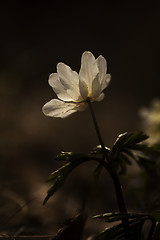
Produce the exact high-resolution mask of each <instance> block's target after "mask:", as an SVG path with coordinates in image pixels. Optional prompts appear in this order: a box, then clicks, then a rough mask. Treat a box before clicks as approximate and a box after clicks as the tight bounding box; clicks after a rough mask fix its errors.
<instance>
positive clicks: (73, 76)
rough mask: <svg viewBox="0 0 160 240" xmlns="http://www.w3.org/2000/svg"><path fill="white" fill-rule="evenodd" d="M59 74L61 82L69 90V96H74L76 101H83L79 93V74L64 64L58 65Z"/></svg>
mask: <svg viewBox="0 0 160 240" xmlns="http://www.w3.org/2000/svg"><path fill="white" fill-rule="evenodd" d="M57 73H58V76H59V79H60V82H61V83H62V85H63V86H64V87H65V89H66V90H67V92H68V94H69V95H71V96H72V98H73V99H74V100H75V101H80V100H81V95H80V92H79V76H78V73H77V72H75V71H72V69H71V68H70V67H69V66H67V65H66V64H64V63H58V64H57Z"/></svg>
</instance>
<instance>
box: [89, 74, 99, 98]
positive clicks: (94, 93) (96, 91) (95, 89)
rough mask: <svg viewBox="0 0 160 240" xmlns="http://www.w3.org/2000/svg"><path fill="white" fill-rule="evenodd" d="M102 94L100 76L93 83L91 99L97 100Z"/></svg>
mask: <svg viewBox="0 0 160 240" xmlns="http://www.w3.org/2000/svg"><path fill="white" fill-rule="evenodd" d="M100 94H101V85H100V81H99V77H98V74H97V76H96V78H95V79H94V80H93V82H92V93H91V96H90V97H93V98H97V97H98V96H99V95H100Z"/></svg>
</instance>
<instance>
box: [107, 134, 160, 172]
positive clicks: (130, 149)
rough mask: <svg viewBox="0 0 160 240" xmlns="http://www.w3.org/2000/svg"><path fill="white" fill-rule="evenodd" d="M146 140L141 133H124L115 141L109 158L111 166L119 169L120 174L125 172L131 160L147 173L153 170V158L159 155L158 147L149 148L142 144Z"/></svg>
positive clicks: (159, 149) (144, 135)
mask: <svg viewBox="0 0 160 240" xmlns="http://www.w3.org/2000/svg"><path fill="white" fill-rule="evenodd" d="M147 138H148V136H147V135H146V134H144V133H143V132H134V133H124V134H121V135H119V137H118V138H117V140H116V141H115V143H114V145H113V147H112V150H111V152H110V157H111V160H112V166H113V168H115V169H117V170H118V169H119V168H120V173H121V174H122V173H125V172H126V167H127V165H128V164H131V159H133V160H134V161H136V163H137V164H138V165H139V166H140V167H141V168H144V169H145V170H147V171H153V169H154V168H155V160H154V159H155V156H156V155H157V154H160V148H159V147H158V146H149V145H147V144H144V143H143V142H144V141H145V140H146V139H147Z"/></svg>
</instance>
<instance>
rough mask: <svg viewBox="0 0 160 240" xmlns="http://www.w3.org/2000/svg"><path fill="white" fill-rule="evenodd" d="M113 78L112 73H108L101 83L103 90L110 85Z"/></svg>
mask: <svg viewBox="0 0 160 240" xmlns="http://www.w3.org/2000/svg"><path fill="white" fill-rule="evenodd" d="M110 80H111V74H109V73H107V74H106V76H105V77H104V78H103V81H102V84H101V91H103V90H104V89H105V88H106V87H107V86H108V85H109V82H110Z"/></svg>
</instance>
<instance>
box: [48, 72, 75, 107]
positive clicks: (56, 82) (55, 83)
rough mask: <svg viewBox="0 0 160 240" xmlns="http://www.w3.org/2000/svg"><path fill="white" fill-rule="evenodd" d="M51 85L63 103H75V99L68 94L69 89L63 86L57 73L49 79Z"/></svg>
mask: <svg viewBox="0 0 160 240" xmlns="http://www.w3.org/2000/svg"><path fill="white" fill-rule="evenodd" d="M48 82H49V85H50V86H51V87H52V88H53V90H54V92H55V93H56V94H57V96H58V98H59V99H61V100H63V101H66V102H67V101H68V102H70V101H73V98H72V97H71V96H70V95H69V94H68V93H67V89H66V88H65V87H64V86H63V85H62V83H61V82H60V79H59V77H58V74H57V73H52V74H51V75H50V76H49V79H48Z"/></svg>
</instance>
